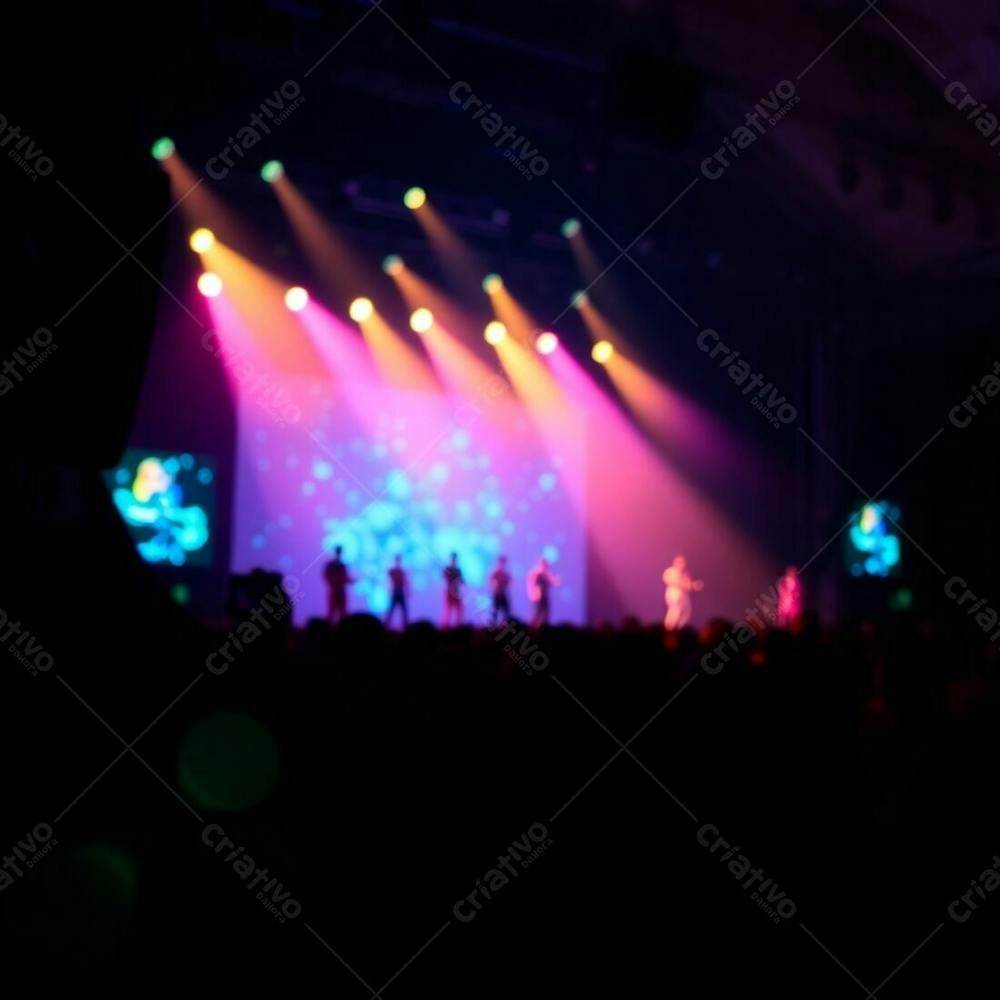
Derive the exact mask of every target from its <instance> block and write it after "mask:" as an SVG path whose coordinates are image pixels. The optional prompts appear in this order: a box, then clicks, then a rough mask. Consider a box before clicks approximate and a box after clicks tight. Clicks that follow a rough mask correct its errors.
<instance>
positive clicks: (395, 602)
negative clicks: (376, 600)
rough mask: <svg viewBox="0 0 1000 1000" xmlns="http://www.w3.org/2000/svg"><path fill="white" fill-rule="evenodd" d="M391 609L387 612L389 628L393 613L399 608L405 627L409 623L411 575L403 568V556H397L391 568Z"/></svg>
mask: <svg viewBox="0 0 1000 1000" xmlns="http://www.w3.org/2000/svg"><path fill="white" fill-rule="evenodd" d="M389 594H390V597H389V610H388V611H387V612H386V613H385V624H386V627H387V628H388V626H389V624H390V622H391V621H392V613H393V612H394V611H395V610H396V608H399V613H400V615H402V618H403V628H404V629H405V628H406V626H407V625H408V624H409V615H408V611H407V601H408V600H409V597H410V577H409V574H408V573H407V572H406V570H405V569H403V557H402V556H396V560H395V562H394V563H393V566H392V569H390V570H389Z"/></svg>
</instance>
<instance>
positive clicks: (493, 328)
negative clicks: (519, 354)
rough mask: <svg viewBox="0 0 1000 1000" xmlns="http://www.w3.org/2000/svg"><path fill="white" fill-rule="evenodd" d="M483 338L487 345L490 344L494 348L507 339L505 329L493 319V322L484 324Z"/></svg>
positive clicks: (498, 321)
mask: <svg viewBox="0 0 1000 1000" xmlns="http://www.w3.org/2000/svg"><path fill="white" fill-rule="evenodd" d="M483 336H484V337H485V338H486V343H487V344H492V345H493V346H494V347H496V345H497V344H502V343H503V342H504V341H505V340H506V339H507V327H505V326H504V325H503V323H501V322H500V320H498V319H495V320H493V322H491V323H487V324H486V329H485V330H483Z"/></svg>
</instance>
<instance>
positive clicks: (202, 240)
mask: <svg viewBox="0 0 1000 1000" xmlns="http://www.w3.org/2000/svg"><path fill="white" fill-rule="evenodd" d="M188 246H189V247H191V249H192V250H193V251H194V252H195V253H208V251H209V250H211V249H212V247H214V246H215V233H213V232H212V230H211V229H206V228H205V227H204V226H202V227H201V228H200V229H196V230H195V231H194V232H193V233H192V234H191V237H190V239H189V240H188Z"/></svg>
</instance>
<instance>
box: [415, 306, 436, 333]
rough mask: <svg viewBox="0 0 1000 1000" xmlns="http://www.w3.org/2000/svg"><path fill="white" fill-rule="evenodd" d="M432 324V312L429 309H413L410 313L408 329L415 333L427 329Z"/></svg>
mask: <svg viewBox="0 0 1000 1000" xmlns="http://www.w3.org/2000/svg"><path fill="white" fill-rule="evenodd" d="M433 324H434V313H432V312H431V311H430V309H414V310H413V312H412V313H411V314H410V329H411V330H415V331H416V332H417V333H423V332H424V331H425V330H429V329H430V328H431V326H433Z"/></svg>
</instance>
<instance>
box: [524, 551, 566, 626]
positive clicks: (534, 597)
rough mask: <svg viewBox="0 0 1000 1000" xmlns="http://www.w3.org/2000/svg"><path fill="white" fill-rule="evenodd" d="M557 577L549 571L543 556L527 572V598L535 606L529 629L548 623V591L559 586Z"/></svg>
mask: <svg viewBox="0 0 1000 1000" xmlns="http://www.w3.org/2000/svg"><path fill="white" fill-rule="evenodd" d="M559 582H560V581H559V577H557V576H556V575H555V574H554V573H553V572H552V571H551V570H550V569H549V564H548V562H547V561H546V560H545V557H544V556H543V557H542V558H541V559H539V560H538V562H537V563H535V565H534V566H532V567H531V569H530V570H528V598H529V599H530V600H531V602H532V603H533V604H534V605H535V613H534V615H533V616H532V619H531V627H532V628H539V627H540V626H542V625H547V624H548V621H549V591H550V590H551V589H552V588H553V587H558V586H559Z"/></svg>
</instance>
